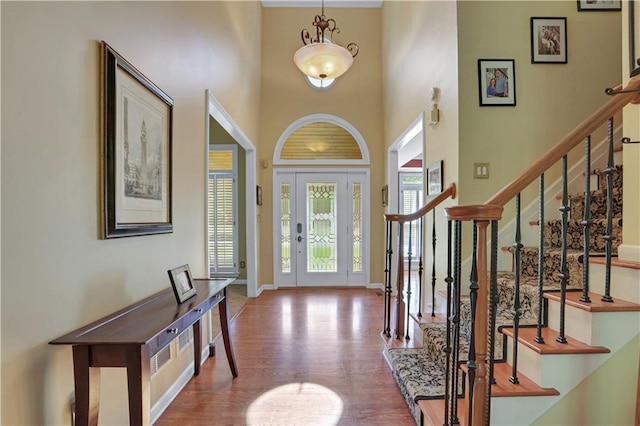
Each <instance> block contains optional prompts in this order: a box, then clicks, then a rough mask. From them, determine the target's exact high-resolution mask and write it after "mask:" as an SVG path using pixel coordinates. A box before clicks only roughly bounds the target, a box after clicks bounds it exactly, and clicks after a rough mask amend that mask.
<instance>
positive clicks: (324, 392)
mask: <svg viewBox="0 0 640 426" xmlns="http://www.w3.org/2000/svg"><path fill="white" fill-rule="evenodd" d="M377 294H381V292H380V291H376V290H366V289H362V288H360V289H335V288H322V289H280V290H277V291H266V292H264V293H262V294H261V295H260V297H258V298H256V299H250V300H249V302H248V303H247V305H246V306H245V308H244V309H243V310H242V312H241V313H240V315H238V316H237V317H236V318H235V320H234V321H233V322H232V323H231V335H232V338H233V346H234V350H235V355H236V361H237V364H238V371H239V375H238V377H237V378H236V379H233V378H232V376H231V372H230V370H229V365H228V363H227V360H226V358H225V356H224V351H223V350H222V342H217V345H218V350H217V351H216V353H217V355H216V356H215V357H214V358H210V359H209V360H207V362H205V364H204V365H203V366H202V370H201V372H200V375H199V376H198V377H196V378H194V379H192V380H191V381H190V382H189V383H188V384H187V386H186V387H185V388H184V389H183V390H182V392H181V393H180V394H179V395H178V397H177V398H176V399H175V400H174V401H173V402H172V404H171V405H170V406H169V408H167V410H166V411H165V412H164V413H163V415H162V416H161V417H160V419H159V420H158V421H157V422H156V425H158V426H165V425H166V426H169V425H171V426H174V425H177V424H180V425H185V426H186V425H264V424H270V425H294V424H295V425H414V424H415V421H414V419H413V417H412V416H411V413H410V412H409V409H408V408H407V405H406V403H405V402H404V400H403V398H402V395H401V394H400V391H399V390H398V387H397V385H396V383H395V381H394V379H393V376H392V375H391V371H390V369H389V367H388V366H387V365H386V363H385V361H384V359H383V357H382V349H383V342H382V339H381V337H380V331H381V328H382V315H383V313H382V310H383V297H381V296H378V295H377Z"/></svg>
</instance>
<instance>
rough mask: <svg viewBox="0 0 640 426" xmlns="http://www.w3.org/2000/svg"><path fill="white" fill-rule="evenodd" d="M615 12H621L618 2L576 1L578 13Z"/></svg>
mask: <svg viewBox="0 0 640 426" xmlns="http://www.w3.org/2000/svg"><path fill="white" fill-rule="evenodd" d="M590 10H596V11H597V10H600V11H603V10H604V11H616V10H622V4H621V2H620V0H578V11H580V12H584V11H590Z"/></svg>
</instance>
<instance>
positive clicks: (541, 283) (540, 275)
mask: <svg viewBox="0 0 640 426" xmlns="http://www.w3.org/2000/svg"><path fill="white" fill-rule="evenodd" d="M538 194H539V195H538V196H539V198H540V202H539V203H538V324H537V327H538V329H537V333H536V337H535V339H534V341H535V342H536V343H544V338H543V337H542V303H543V299H542V290H543V288H544V173H543V174H541V175H540V177H539V178H538Z"/></svg>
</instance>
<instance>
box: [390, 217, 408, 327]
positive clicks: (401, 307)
mask: <svg viewBox="0 0 640 426" xmlns="http://www.w3.org/2000/svg"><path fill="white" fill-rule="evenodd" d="M405 309H406V305H405V301H404V222H398V271H397V277H396V300H395V315H394V316H395V318H394V320H395V324H394V330H393V335H394V337H395V338H396V339H400V336H402V335H404V328H405V323H404V313H405Z"/></svg>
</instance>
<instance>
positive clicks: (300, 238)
mask: <svg viewBox="0 0 640 426" xmlns="http://www.w3.org/2000/svg"><path fill="white" fill-rule="evenodd" d="M298 242H299V243H301V242H302V237H301V236H300V235H298Z"/></svg>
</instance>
